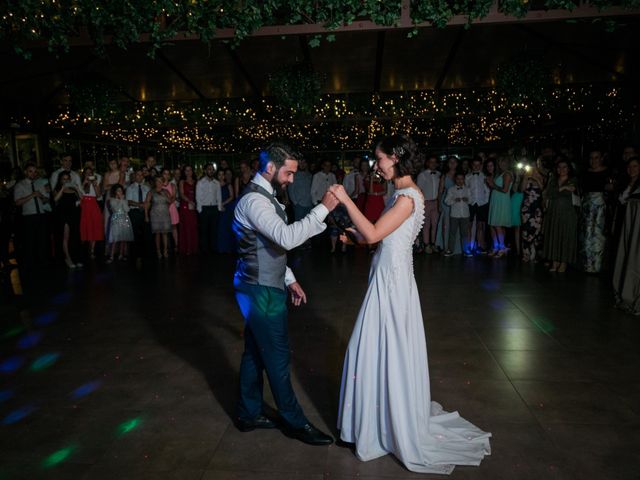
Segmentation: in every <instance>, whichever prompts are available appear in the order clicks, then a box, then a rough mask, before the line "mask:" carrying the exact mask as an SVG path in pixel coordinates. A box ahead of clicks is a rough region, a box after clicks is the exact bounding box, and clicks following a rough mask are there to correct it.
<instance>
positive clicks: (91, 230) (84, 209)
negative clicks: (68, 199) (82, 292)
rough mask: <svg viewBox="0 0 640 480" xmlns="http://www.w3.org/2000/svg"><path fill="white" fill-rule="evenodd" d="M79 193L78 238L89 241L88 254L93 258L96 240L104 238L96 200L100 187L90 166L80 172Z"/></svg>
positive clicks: (101, 219) (100, 190) (100, 215)
mask: <svg viewBox="0 0 640 480" xmlns="http://www.w3.org/2000/svg"><path fill="white" fill-rule="evenodd" d="M80 193H81V194H82V199H81V200H80V240H81V241H83V242H89V248H90V250H89V252H90V253H89V254H90V257H91V258H92V259H94V258H96V255H95V250H96V242H99V241H102V240H104V227H103V226H104V219H103V218H102V212H101V211H100V207H99V206H98V200H97V198H98V197H100V195H102V189H101V188H100V182H99V181H98V179H97V177H96V174H95V172H94V171H93V168H91V167H85V169H84V170H83V172H82V188H81V190H80Z"/></svg>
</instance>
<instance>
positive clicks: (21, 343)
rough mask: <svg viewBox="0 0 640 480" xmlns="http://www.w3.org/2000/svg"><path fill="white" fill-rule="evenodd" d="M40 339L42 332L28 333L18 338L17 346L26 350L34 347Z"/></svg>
mask: <svg viewBox="0 0 640 480" xmlns="http://www.w3.org/2000/svg"><path fill="white" fill-rule="evenodd" d="M40 340H42V332H33V333H28V334H26V335H24V336H23V337H22V338H20V340H18V345H17V346H18V348H19V349H20V350H27V349H28V348H33V347H35V346H36V345H37V344H38V343H40Z"/></svg>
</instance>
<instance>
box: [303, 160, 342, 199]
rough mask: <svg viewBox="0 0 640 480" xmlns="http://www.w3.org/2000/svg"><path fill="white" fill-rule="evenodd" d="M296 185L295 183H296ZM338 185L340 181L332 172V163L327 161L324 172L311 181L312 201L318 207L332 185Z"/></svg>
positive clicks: (323, 165)
mask: <svg viewBox="0 0 640 480" xmlns="http://www.w3.org/2000/svg"><path fill="white" fill-rule="evenodd" d="M294 183H295V182H294ZM336 183H338V179H337V178H336V176H335V175H334V173H333V172H332V171H331V162H330V161H329V160H325V161H324V162H322V170H321V171H319V172H318V173H316V174H315V175H314V176H313V180H312V181H311V201H312V202H313V204H314V205H317V204H318V203H320V201H321V200H322V197H323V196H324V194H325V193H327V190H329V187H330V186H331V185H335V184H336Z"/></svg>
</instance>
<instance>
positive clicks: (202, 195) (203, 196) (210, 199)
mask: <svg viewBox="0 0 640 480" xmlns="http://www.w3.org/2000/svg"><path fill="white" fill-rule="evenodd" d="M215 206H217V207H218V210H219V211H222V210H223V208H222V190H221V189H220V182H219V181H218V180H216V179H215V178H209V177H207V176H206V175H205V176H204V177H202V178H201V179H200V180H198V183H196V208H197V210H198V213H199V212H201V211H202V207H215Z"/></svg>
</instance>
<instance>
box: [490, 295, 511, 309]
mask: <svg viewBox="0 0 640 480" xmlns="http://www.w3.org/2000/svg"><path fill="white" fill-rule="evenodd" d="M489 305H490V306H491V308H493V309H494V310H504V309H505V308H507V307H508V306H509V305H510V303H509V302H508V301H507V300H505V299H504V298H494V299H493V300H491V301H490V302H489Z"/></svg>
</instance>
